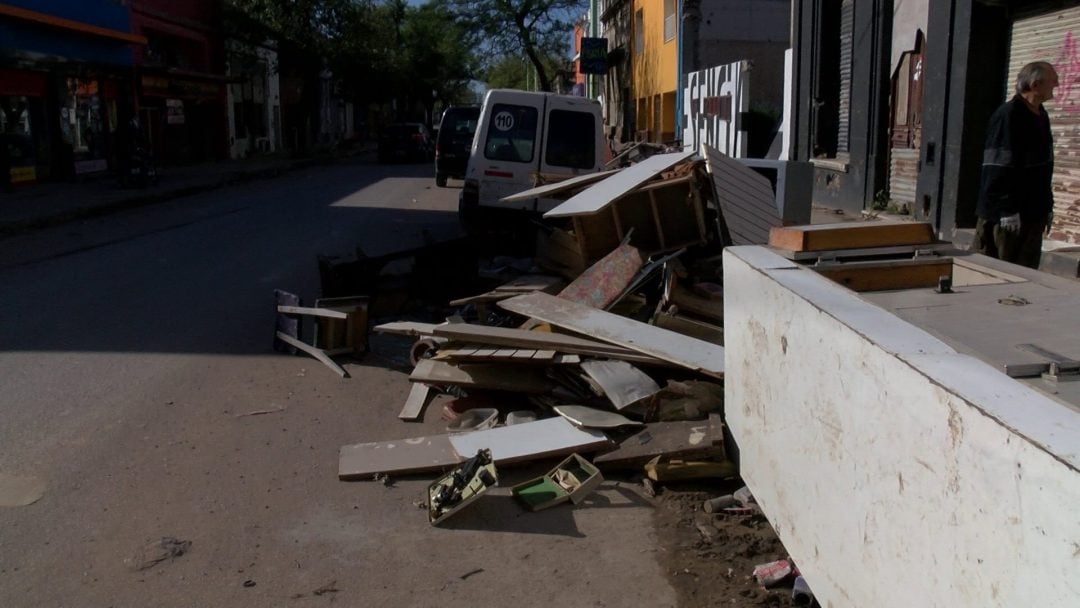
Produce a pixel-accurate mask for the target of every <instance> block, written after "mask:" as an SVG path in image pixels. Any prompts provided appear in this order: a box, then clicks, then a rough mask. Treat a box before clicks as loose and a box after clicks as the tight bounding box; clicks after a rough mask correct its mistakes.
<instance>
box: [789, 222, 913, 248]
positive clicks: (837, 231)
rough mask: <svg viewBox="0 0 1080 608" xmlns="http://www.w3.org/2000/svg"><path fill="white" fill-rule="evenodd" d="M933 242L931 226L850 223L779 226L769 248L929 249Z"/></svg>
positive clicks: (908, 223)
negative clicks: (914, 247)
mask: <svg viewBox="0 0 1080 608" xmlns="http://www.w3.org/2000/svg"><path fill="white" fill-rule="evenodd" d="M933 242H934V228H933V226H931V225H930V223H929V222H846V223H842V224H814V225H812V226H776V227H773V228H772V229H771V230H769V246H771V247H776V248H777V249H785V250H788V251H829V250H832V249H861V248H864V247H895V246H898V245H929V244H931V243H933Z"/></svg>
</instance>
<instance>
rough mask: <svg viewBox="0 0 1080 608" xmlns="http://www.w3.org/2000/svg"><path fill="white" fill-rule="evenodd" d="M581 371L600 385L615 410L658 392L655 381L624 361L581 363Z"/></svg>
mask: <svg viewBox="0 0 1080 608" xmlns="http://www.w3.org/2000/svg"><path fill="white" fill-rule="evenodd" d="M581 369H583V370H585V373H586V374H588V375H589V377H590V378H592V379H593V381H595V382H596V383H597V384H599V385H600V388H601V389H602V390H603V391H604V394H605V395H607V398H608V399H610V400H611V404H612V405H614V406H615V409H617V410H623V409H625V408H627V407H630V406H631V405H633V404H635V403H637V402H639V401H641V400H642V399H645V398H647V397H650V396H652V395H655V394H656V393H658V392H660V385H658V384H657V383H656V381H655V380H653V379H652V378H650V377H649V376H648V375H646V374H645V372H643V371H641V370H639V369H638V368H636V367H634V366H633V365H630V364H629V363H627V362H626V361H611V360H604V359H593V360H591V361H585V362H584V363H582V364H581ZM586 426H587V425H586Z"/></svg>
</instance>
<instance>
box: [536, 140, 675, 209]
mask: <svg viewBox="0 0 1080 608" xmlns="http://www.w3.org/2000/svg"><path fill="white" fill-rule="evenodd" d="M693 155H694V151H693V150H691V151H689V152H674V153H671V154H656V155H654V156H650V157H649V158H646V159H645V160H643V161H641V162H640V163H637V164H636V165H631V166H630V167H627V168H626V169H623V170H621V171H617V172H615V173H614V174H613V175H611V176H610V177H608V178H607V179H605V180H603V181H601V182H599V183H597V184H595V185H593V186H592V187H591V188H588V189H586V190H585V191H583V192H579V193H578V194H575V195H574V196H572V197H570V198H569V199H567V200H566V202H564V203H563V204H561V205H559V206H558V207H555V208H554V209H552V210H551V211H548V212H547V213H545V214H544V217H546V218H552V217H569V216H573V215H590V214H593V213H596V212H598V211H600V210H601V209H603V208H605V207H607V206H608V205H610V204H611V203H612V202H614V201H615V200H616V199H618V198H619V197H621V196H624V195H626V194H627V193H629V192H631V191H632V190H634V189H635V188H637V187H638V186H641V185H642V184H644V183H645V182H647V181H649V180H650V179H652V178H654V177H656V176H657V175H659V174H660V173H662V172H664V171H665V170H667V169H668V168H670V167H672V166H673V165H675V164H677V163H680V162H682V161H684V160H686V159H688V158H690V157H691V156H693Z"/></svg>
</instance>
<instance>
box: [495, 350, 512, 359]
mask: <svg viewBox="0 0 1080 608" xmlns="http://www.w3.org/2000/svg"><path fill="white" fill-rule="evenodd" d="M516 352H517V349H513V348H500V349H499V350H497V351H495V354H494V355H492V357H493V358H495V359H510V358H512V357H513V356H514V353H516Z"/></svg>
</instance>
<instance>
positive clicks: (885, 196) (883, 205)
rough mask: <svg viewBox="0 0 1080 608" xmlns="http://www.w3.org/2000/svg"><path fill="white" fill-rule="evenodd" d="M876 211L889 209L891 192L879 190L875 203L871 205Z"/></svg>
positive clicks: (875, 196)
mask: <svg viewBox="0 0 1080 608" xmlns="http://www.w3.org/2000/svg"><path fill="white" fill-rule="evenodd" d="M870 208H871V209H873V210H874V211H884V210H886V209H888V208H889V191H888V190H878V192H877V194H875V195H874V202H873V203H872V204H871V205H870Z"/></svg>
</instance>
